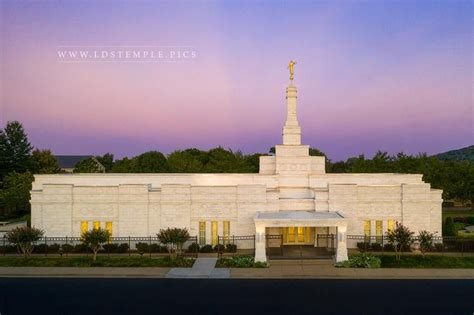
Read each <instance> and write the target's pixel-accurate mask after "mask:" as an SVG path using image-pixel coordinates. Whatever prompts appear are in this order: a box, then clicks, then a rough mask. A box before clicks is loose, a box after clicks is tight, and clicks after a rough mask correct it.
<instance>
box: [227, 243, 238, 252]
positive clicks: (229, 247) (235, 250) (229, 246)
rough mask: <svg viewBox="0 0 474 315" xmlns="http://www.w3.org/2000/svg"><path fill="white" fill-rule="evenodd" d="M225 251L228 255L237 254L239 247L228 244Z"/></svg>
mask: <svg viewBox="0 0 474 315" xmlns="http://www.w3.org/2000/svg"><path fill="white" fill-rule="evenodd" d="M225 250H226V252H228V253H236V252H237V245H235V244H227V245H226V246H225Z"/></svg>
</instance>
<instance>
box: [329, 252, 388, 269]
mask: <svg viewBox="0 0 474 315" xmlns="http://www.w3.org/2000/svg"><path fill="white" fill-rule="evenodd" d="M337 266H338V267H344V268H380V266H381V260H380V258H379V257H377V256H374V255H372V254H366V253H362V254H357V255H354V256H351V257H350V258H349V260H346V261H344V262H342V263H339V264H337Z"/></svg>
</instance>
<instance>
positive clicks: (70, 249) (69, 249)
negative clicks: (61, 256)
mask: <svg viewBox="0 0 474 315" xmlns="http://www.w3.org/2000/svg"><path fill="white" fill-rule="evenodd" d="M61 249H62V251H63V253H72V252H73V251H74V246H72V245H71V244H63V245H61Z"/></svg>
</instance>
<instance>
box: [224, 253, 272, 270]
mask: <svg viewBox="0 0 474 315" xmlns="http://www.w3.org/2000/svg"><path fill="white" fill-rule="evenodd" d="M217 266H218V267H226V268H266V267H268V265H267V263H264V262H255V261H254V259H253V257H250V256H235V257H223V258H220V259H219V260H218V261H217Z"/></svg>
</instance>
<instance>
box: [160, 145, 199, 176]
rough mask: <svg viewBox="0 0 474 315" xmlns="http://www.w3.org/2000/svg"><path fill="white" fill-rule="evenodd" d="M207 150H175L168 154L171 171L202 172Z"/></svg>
mask: <svg viewBox="0 0 474 315" xmlns="http://www.w3.org/2000/svg"><path fill="white" fill-rule="evenodd" d="M205 155H206V152H203V151H200V150H198V149H187V150H184V151H179V150H178V151H174V152H172V153H171V154H170V155H169V156H168V164H169V167H170V171H171V172H176V173H202V171H203V168H204V163H205V161H206V160H207V157H205Z"/></svg>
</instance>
